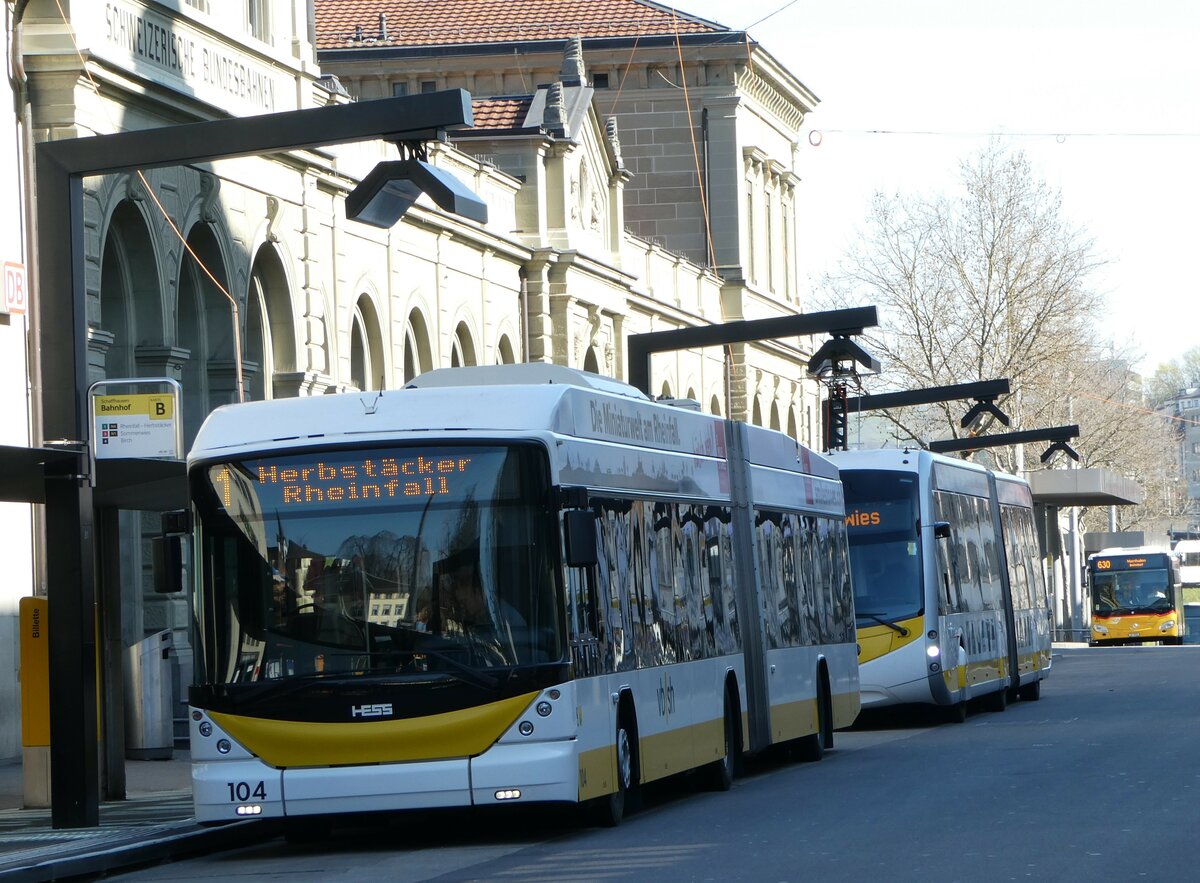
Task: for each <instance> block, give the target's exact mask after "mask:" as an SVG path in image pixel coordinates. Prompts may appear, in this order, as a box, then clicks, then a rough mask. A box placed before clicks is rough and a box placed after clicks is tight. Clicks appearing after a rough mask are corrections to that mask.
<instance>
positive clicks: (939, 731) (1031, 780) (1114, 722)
mask: <svg viewBox="0 0 1200 883" xmlns="http://www.w3.org/2000/svg"><path fill="white" fill-rule="evenodd" d="M1198 672H1200V648H1194V647H1178V648H1176V647H1146V648H1104V649H1068V650H1061V651H1056V654H1055V660H1054V670H1053V672H1052V676H1051V678H1050V679H1049V680H1048V681H1047V682H1046V684H1045V687H1044V689H1043V692H1042V699H1041V700H1040V701H1038V702H1018V703H1015V704H1012V705H1010V706H1009V708H1008V710H1007V711H1005V712H1002V713H994V712H984V711H975V712H974V713H972V715H971V716H970V717H969V718H968V719H967V722H966V723H964V724H949V723H941V722H940V721H939V720H938V719H937V718H936V717H933V716H930V715H922V714H917V715H894V714H893V715H884V716H872V717H870V718H867V719H865V720H860V723H859V725H858V726H857V727H856V728H855V729H854V730H852V731H849V732H842V733H838V734H837V737H836V745H837V747H836V749H835V750H834V751H833V752H830V753H827V754H826V757H825V759H824V760H823V761H821V762H819V763H816V764H798V763H792V762H789V761H788V760H787V759H784V758H778V757H770V758H760V759H757V760H755V761H753V762H751V763H749V764H747V768H746V770H745V771H744V774H743V775H742V776H741V777H740V778H739V779H738V780H737V781H736V782H735V783H734V787H733V790H732V791H730V792H728V793H726V794H711V793H703V792H697V791H696V790H695V789H694V788H693V787H692V785H691V783H690V782H689V781H687V780H680V781H675V782H671V783H669V784H666V785H661V786H658V787H653V788H650V789H647V793H646V794H645V797H644V806H643V808H642V809H641V810H640V811H639V812H638V813H636V814H635V815H633V816H632V817H630V818H628V819H627V820H626V822H625V824H624V825H622V826H621V827H620V828H616V829H610V830H605V829H595V828H584V827H580V826H579V825H578V824H577V823H576V820H575V818H574V816H573V815H572V814H571V813H570V812H567V811H565V810H563V809H541V810H537V809H526V810H524V811H521V812H519V813H516V814H514V813H512V812H508V811H506V812H463V811H455V812H438V813H431V814H419V815H417V814H412V815H407V816H398V817H394V818H392V819H389V820H379V819H371V820H364V821H358V822H355V823H354V824H353V825H351V826H348V827H343V828H342V829H340V830H338V831H336V832H335V834H334V836H333V837H332V838H331V839H328V840H323V841H318V842H313V843H307V844H301V845H293V844H288V843H286V842H285V841H284V840H283V839H282V838H279V839H276V840H272V841H270V842H267V843H264V844H261V845H259V846H254V847H249V848H245V849H241V850H237V851H233V852H227V853H222V854H219V855H212V856H206V857H201V858H196V859H192V860H188V861H181V862H177V863H174V864H170V865H162V866H158V867H154V868H147V869H144V870H141V871H137V872H133V873H127V874H123V875H117V876H113V877H110V878H107V879H113V880H159V881H163V880H188V881H194V880H196V879H204V880H231V881H246V883H250V881H254V883H259V881H273V880H288V881H293V883H303V881H307V880H314V881H315V880H321V881H325V880H358V881H365V880H388V881H398V883H405V881H425V880H436V881H440V883H450V881H472V880H488V881H522V883H524V881H529V883H567V881H588V880H596V881H655V883H665V881H671V883H674V881H754V883H759V881H801V880H805V881H809V880H813V881H822V880H853V881H884V880H886V881H903V880H914V881H921V883H932V881H937V883H945V881H955V880H963V881H971V883H983V881H993V880H995V881H999V880H1019V879H1032V880H1039V881H1042V880H1046V881H1050V880H1072V881H1074V880H1079V881H1097V880H1122V881H1124V880H1136V879H1139V878H1141V879H1149V880H1186V879H1200V869H1197V868H1196V862H1195V859H1194V853H1195V852H1196V841H1197V836H1198V835H1200V799H1198V798H1200V750H1197V749H1198V747H1200V727H1197V720H1196V716H1197V710H1200V678H1198V677H1197V673H1198ZM505 809H506V810H508V809H510V808H505Z"/></svg>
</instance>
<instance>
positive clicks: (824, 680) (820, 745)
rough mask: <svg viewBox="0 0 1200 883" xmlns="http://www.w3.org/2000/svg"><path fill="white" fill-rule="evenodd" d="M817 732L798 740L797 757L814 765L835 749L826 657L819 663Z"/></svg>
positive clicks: (795, 748)
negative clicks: (829, 750)
mask: <svg viewBox="0 0 1200 883" xmlns="http://www.w3.org/2000/svg"><path fill="white" fill-rule="evenodd" d="M816 686H817V698H816V702H817V730H816V732H815V733H809V734H808V735H807V736H801V737H800V738H799V739H797V740H796V742H795V745H794V750H795V754H796V756H797V757H798V758H799V759H800V760H802V761H805V762H808V763H814V762H816V761H818V760H820V759H821V758H823V757H824V756H825V751H826V750H827V749H830V748H832V747H833V701H832V697H831V691H830V687H829V668H828V666H827V664H826V662H825V659H824V657H822V658H821V659H820V661H818V663H817V674H816Z"/></svg>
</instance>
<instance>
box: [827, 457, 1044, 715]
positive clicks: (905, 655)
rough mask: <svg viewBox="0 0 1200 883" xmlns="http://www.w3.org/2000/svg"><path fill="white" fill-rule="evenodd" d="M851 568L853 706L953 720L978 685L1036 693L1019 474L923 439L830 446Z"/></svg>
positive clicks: (1037, 620) (1025, 499)
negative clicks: (938, 711)
mask: <svg viewBox="0 0 1200 883" xmlns="http://www.w3.org/2000/svg"><path fill="white" fill-rule="evenodd" d="M831 459H832V460H833V462H834V463H835V464H836V465H837V466H838V469H839V472H840V474H841V478H842V484H843V488H844V490H845V494H846V524H847V527H848V529H849V536H850V559H851V566H852V569H853V572H854V593H855V611H856V614H857V618H858V643H859V671H860V677H861V683H862V692H861V697H862V704H863V707H864V708H866V707H872V706H876V707H878V706H885V705H899V704H907V703H924V704H933V705H938V706H945V707H946V708H947V711H948V714H949V716H950V718H951V719H952V720H958V721H961V720H964V719H965V716H966V712H967V705H966V703H967V702H968V701H969V700H973V699H976V698H979V697H984V701H985V703H986V704H987V705H988V706H989V707H991V708H992V709H994V710H1003V709H1004V708H1005V706H1006V705H1007V703H1008V700H1009V699H1010V698H1015V697H1017V696H1019V697H1021V698H1024V699H1037V698H1039V697H1040V695H1041V682H1042V679H1043V678H1045V677H1046V676H1047V674H1048V673H1049V670H1050V655H1051V654H1050V647H1051V625H1052V623H1051V617H1052V613H1051V609H1050V599H1049V596H1048V594H1047V591H1046V582H1045V578H1044V574H1043V571H1042V565H1041V560H1040V556H1039V553H1038V551H1037V537H1036V534H1035V529H1034V521H1033V497H1032V495H1031V493H1030V490H1029V485H1028V484H1027V483H1026V482H1024V481H1022V480H1020V479H1018V478H1016V477H1014V476H1011V475H1006V474H1003V473H997V472H991V471H989V470H986V469H984V468H983V467H982V466H979V465H977V464H973V463H968V462H966V461H963V460H959V459H956V458H952V457H947V456H943V455H939V454H934V453H931V452H928V451H923V450H891V449H885V450H873V451H849V452H837V453H835V454H833V455H832V456H831Z"/></svg>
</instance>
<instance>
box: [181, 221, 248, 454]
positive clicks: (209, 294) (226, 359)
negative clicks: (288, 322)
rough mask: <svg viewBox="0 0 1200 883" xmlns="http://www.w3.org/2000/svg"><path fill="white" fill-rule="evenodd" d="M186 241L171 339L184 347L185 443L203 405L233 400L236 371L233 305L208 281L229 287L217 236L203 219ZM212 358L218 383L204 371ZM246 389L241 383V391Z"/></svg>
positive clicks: (195, 428) (199, 419) (200, 419)
mask: <svg viewBox="0 0 1200 883" xmlns="http://www.w3.org/2000/svg"><path fill="white" fill-rule="evenodd" d="M187 244H188V250H185V251H184V253H183V258H182V262H181V264H180V267H179V311H178V313H177V314H176V325H177V328H178V332H177V334H176V340H177V341H178V342H179V346H181V347H182V348H184V349H186V350H187V351H188V360H187V361H186V362H185V363H184V365H183V378H182V383H183V437H184V441H185V443H187V444H189V445H190V444H191V442H192V439H194V438H195V437H196V433H197V432H198V431H199V429H200V424H201V423H203V422H204V418H205V417H207V416H208V412H209V411H211V410H212V409H213V408H215V407H217V406H218V405H223V404H227V403H228V402H231V401H236V400H237V399H236V391H237V376H236V374H235V373H232V371H233V367H234V360H233V336H234V335H233V305H232V304H231V303H230V302H229V299H228V298H227V297H225V295H224V294H222V293H221V290H220V288H218V287H217V283H216V282H214V281H213V278H215V279H216V280H217V282H219V283H220V285H221V287H222V288H224V289H225V290H226V291H228V290H229V287H228V278H227V276H226V274H225V264H224V261H223V259H222V257H221V249H220V247H219V246H218V245H217V237H216V235H215V234H214V233H213V230H212V228H211V227H209V226H208V224H203V223H200V224H196V225H195V226H194V227H192V229H191V230H190V231H189V232H188V237H187ZM205 271H207V272H205ZM209 273H211V274H212V276H211V277H210V276H209ZM243 352H245V348H244V346H243ZM214 363H220V364H221V366H222V367H223V368H224V371H225V376H224V377H223V378H220V379H223V380H224V383H223V385H222V384H221V383H220V382H219V380H218V378H214V377H213V376H211V375H210V368H211V367H213V366H214ZM261 370H262V365H256V366H255V370H254V371H253V372H249V371H248V372H246V373H247V374H253V376H255V377H256V378H259V376H260V374H261ZM247 380H249V378H248V377H247ZM214 382H216V385H214ZM259 382H260V384H261V379H260V381H259ZM250 394H251V390H250V388H249V386H247V390H246V395H247V397H250ZM259 397H260V398H261V396H259Z"/></svg>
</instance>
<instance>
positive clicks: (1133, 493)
mask: <svg viewBox="0 0 1200 883" xmlns="http://www.w3.org/2000/svg"><path fill="white" fill-rule="evenodd" d="M1029 487H1030V490H1032V491H1033V500H1034V502H1035V503H1045V504H1046V505H1049V506H1136V505H1138V504H1139V503H1141V502H1142V489H1141V487H1140V486H1139V485H1138V483H1137V482H1135V481H1134V480H1133V479H1131V478H1126V477H1125V476H1123V475H1117V474H1116V473H1115V472H1110V471H1109V470H1107V469H1100V468H1096V467H1091V468H1089V469H1044V470H1041V471H1039V472H1032V473H1030V474H1029Z"/></svg>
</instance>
